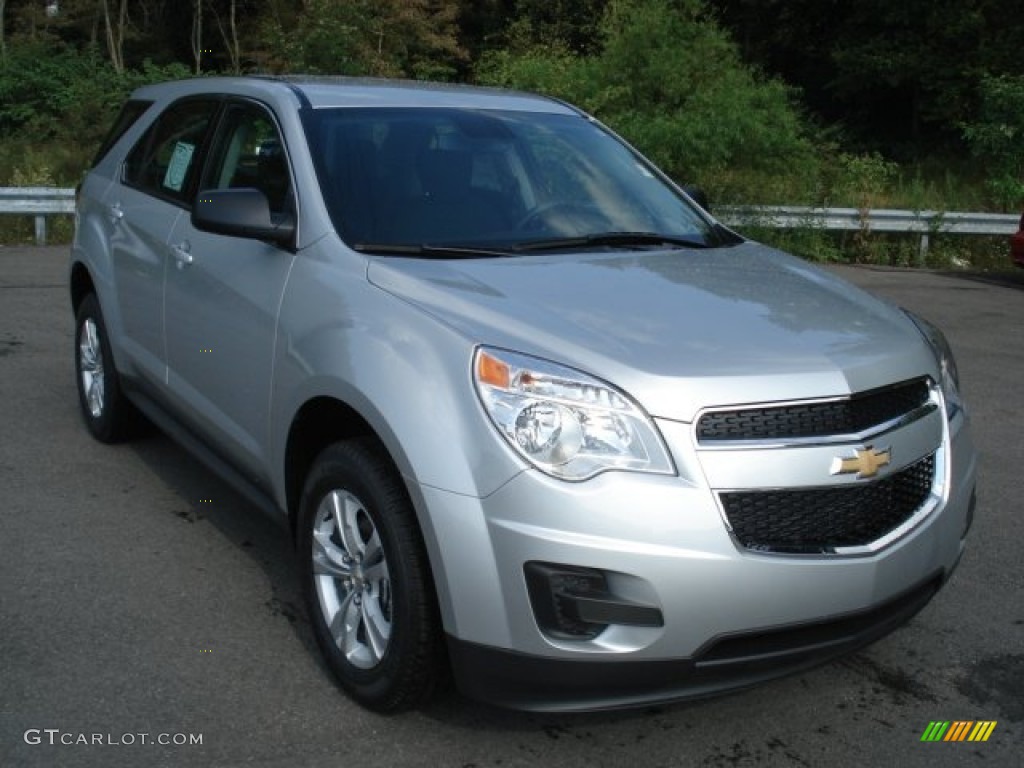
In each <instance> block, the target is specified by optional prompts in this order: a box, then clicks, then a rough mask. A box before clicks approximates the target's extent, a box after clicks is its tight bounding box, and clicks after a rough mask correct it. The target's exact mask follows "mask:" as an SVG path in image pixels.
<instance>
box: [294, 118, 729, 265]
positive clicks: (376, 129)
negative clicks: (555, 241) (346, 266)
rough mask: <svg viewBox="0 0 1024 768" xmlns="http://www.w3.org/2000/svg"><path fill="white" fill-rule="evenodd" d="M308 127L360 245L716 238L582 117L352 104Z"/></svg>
mask: <svg viewBox="0 0 1024 768" xmlns="http://www.w3.org/2000/svg"><path fill="white" fill-rule="evenodd" d="M307 120H308V122H307V131H308V132H309V141H310V145H311V148H312V151H313V156H314V159H315V161H316V163H317V174H318V177H319V180H320V184H321V187H322V189H323V192H324V198H325V199H326V201H327V204H328V207H329V209H330V211H331V215H332V217H333V219H334V222H335V226H336V227H337V228H338V231H339V232H341V233H342V236H343V237H344V238H345V239H346V240H347V241H348V242H349V243H350V244H353V245H360V244H367V243H373V244H410V245H423V244H436V245H445V244H447V245H456V244H460V245H465V244H473V245H478V246H483V245H490V246H494V247H499V246H507V247H514V246H516V245H522V244H526V243H530V242H535V241H538V240H543V239H546V238H566V237H569V238H574V237H575V238H579V237H588V236H592V235H600V234H605V233H609V232H618V233H621V232H646V233H657V234H660V235H666V236H673V237H685V238H687V239H692V240H695V241H702V242H708V241H710V240H711V239H713V237H714V235H713V234H712V232H711V231H710V228H709V226H708V224H707V223H706V222H705V221H704V220H703V218H702V217H701V216H700V215H699V214H697V213H696V212H695V211H694V210H693V208H692V207H691V206H690V205H689V204H688V203H687V202H686V201H685V200H684V199H683V198H682V197H681V196H680V195H679V194H678V193H677V192H676V191H675V190H674V189H673V188H672V187H671V186H669V185H668V184H666V183H665V182H664V181H663V180H662V179H661V178H660V177H659V175H658V174H657V172H656V171H654V169H652V168H651V166H649V165H648V164H647V163H646V162H644V161H643V160H642V159H641V158H640V157H638V156H637V155H636V154H635V153H634V152H632V151H631V150H630V149H629V148H628V147H627V146H625V145H624V144H623V143H622V142H620V141H619V140H618V139H616V138H615V137H614V136H612V135H611V134H609V133H608V132H607V131H605V130H603V129H601V128H600V127H599V126H597V125H595V124H594V123H592V122H591V121H589V120H587V119H585V118H583V117H581V116H578V115H553V114H542V113H528V112H502V111H483V110H465V109H390V108H379V109H361V108H352V109H337V110H328V109H323V110H315V111H314V112H313V113H311V115H310V116H309V117H308V118H307Z"/></svg>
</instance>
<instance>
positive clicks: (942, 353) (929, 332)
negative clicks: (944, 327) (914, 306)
mask: <svg viewBox="0 0 1024 768" xmlns="http://www.w3.org/2000/svg"><path fill="white" fill-rule="evenodd" d="M903 311H904V312H906V314H907V317H909V318H910V319H911V320H913V321H914V325H916V326H917V329H918V330H919V331H921V335H922V336H924V338H925V340H926V341H927V342H928V345H929V346H930V347H931V348H932V351H933V352H934V353H935V359H936V360H937V361H938V363H939V371H940V376H941V381H940V382H939V383H940V385H941V386H942V397H943V399H944V400H945V401H946V417H947V418H948V419H949V420H950V421H952V420H953V417H954V416H956V414H957V413H958V412H960V411H962V410H963V407H964V403H963V399H962V398H961V397H960V372H959V371H958V370H957V368H956V360H954V359H953V350H952V348H951V347H950V346H949V342H948V341H947V340H946V336H945V334H943V332H942V331H940V330H939V329H938V328H937V327H936V326H934V325H932V324H931V323H929V322H928V321H927V320H925V319H924V318H922V317H918V316H917V315H915V314H914V313H913V312H911V311H909V310H906V309H904V310H903Z"/></svg>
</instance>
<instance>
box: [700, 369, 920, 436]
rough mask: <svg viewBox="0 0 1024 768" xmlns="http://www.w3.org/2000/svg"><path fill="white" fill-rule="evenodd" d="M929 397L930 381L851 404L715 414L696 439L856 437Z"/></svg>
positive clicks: (705, 420)
mask: <svg viewBox="0 0 1024 768" xmlns="http://www.w3.org/2000/svg"><path fill="white" fill-rule="evenodd" d="M928 397H929V387H928V380H927V379H914V380H912V381H905V382H903V383H901V384H896V385H893V386H891V387H885V388H883V389H874V390H870V391H868V392H862V393H860V394H857V395H853V396H852V397H850V398H848V399H846V400H837V401H832V402H822V403H799V404H795V405H782V406H769V407H765V408H738V409H734V410H727V411H712V412H709V413H706V414H704V415H703V416H702V417H701V418H700V421H699V422H698V423H697V439H698V440H700V441H701V442H702V443H704V442H713V441H728V440H783V439H792V438H814V437H825V436H831V435H852V434H857V433H859V432H863V431H865V430H867V429H870V428H871V427H874V426H876V425H878V424H884V423H885V422H888V421H892V420H893V419H897V418H899V417H901V416H904V415H906V414H908V413H911V412H912V411H914V410H915V409H917V408H920V407H921V406H923V405H925V404H926V403H927V402H928Z"/></svg>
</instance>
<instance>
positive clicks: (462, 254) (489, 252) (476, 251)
mask: <svg viewBox="0 0 1024 768" xmlns="http://www.w3.org/2000/svg"><path fill="white" fill-rule="evenodd" d="M352 249H353V250H356V251H359V252H360V253H371V254H379V255H386V256H431V257H434V258H440V259H491V258H500V257H506V256H511V255H512V254H511V253H509V252H508V251H498V250H494V249H492V248H475V247H473V246H468V245H426V244H422V245H412V244H404V243H356V244H355V245H353V246H352Z"/></svg>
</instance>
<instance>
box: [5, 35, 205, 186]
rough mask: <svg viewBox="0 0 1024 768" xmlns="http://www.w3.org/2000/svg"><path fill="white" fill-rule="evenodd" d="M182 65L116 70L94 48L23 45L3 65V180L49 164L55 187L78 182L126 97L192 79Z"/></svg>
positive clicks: (11, 51) (9, 50) (40, 43)
mask: <svg viewBox="0 0 1024 768" xmlns="http://www.w3.org/2000/svg"><path fill="white" fill-rule="evenodd" d="M188 74H189V73H188V69H187V68H186V67H184V66H183V65H180V64H170V65H164V66H156V65H153V64H151V63H149V62H147V63H146V64H145V65H144V66H143V67H142V68H141V69H138V70H126V71H125V72H124V73H122V74H119V73H117V72H116V71H115V70H114V68H113V67H112V66H110V64H109V62H107V61H106V60H105V59H104V58H103V57H102V56H101V55H100V53H99V52H98V51H97V50H96V49H93V48H87V49H85V50H81V51H80V50H76V49H74V48H72V47H70V46H65V45H61V44H55V43H53V42H43V41H18V42H17V43H16V44H13V43H12V44H11V45H9V46H8V48H7V55H6V57H5V58H4V59H2V60H0V136H3V137H4V138H3V140H2V147H3V151H2V152H0V183H10V180H11V178H12V177H13V175H14V173H15V170H17V169H20V171H21V172H22V173H23V174H24V173H33V170H32V169H33V168H38V167H41V166H45V167H47V168H48V169H49V171H50V174H51V176H52V178H53V181H54V182H55V183H59V184H73V183H77V181H78V180H79V179H80V178H81V174H82V172H83V171H84V170H85V169H86V167H87V165H88V162H89V160H90V159H91V157H92V154H93V152H94V151H95V149H96V147H97V146H98V145H99V143H100V142H101V141H102V140H103V137H104V136H105V135H106V132H107V129H108V128H109V126H110V123H111V121H112V120H113V118H114V115H115V114H116V113H117V110H118V108H119V107H120V106H121V104H122V103H123V102H124V100H125V98H126V97H127V95H128V94H129V93H130V92H131V91H132V90H133V89H135V88H136V87H138V86H140V85H143V84H145V83H149V82H157V81H160V80H172V79H177V78H181V77H187V76H188Z"/></svg>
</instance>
